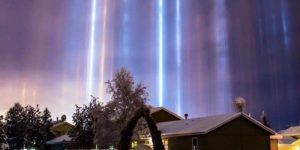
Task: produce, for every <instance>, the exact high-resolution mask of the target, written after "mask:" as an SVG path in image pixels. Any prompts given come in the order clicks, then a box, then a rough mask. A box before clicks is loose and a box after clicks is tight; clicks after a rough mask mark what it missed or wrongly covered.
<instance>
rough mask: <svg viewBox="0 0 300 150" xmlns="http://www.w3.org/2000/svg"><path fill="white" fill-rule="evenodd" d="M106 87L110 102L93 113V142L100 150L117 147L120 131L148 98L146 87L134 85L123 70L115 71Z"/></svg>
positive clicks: (130, 76)
mask: <svg viewBox="0 0 300 150" xmlns="http://www.w3.org/2000/svg"><path fill="white" fill-rule="evenodd" d="M106 85H107V92H108V93H109V94H110V95H111V101H109V102H108V103H107V104H106V105H105V107H104V108H103V109H101V110H99V111H98V112H95V118H96V121H95V122H94V127H95V131H96V133H95V138H94V142H95V143H96V144H97V145H98V146H99V147H100V148H107V147H109V146H114V147H117V146H118V142H119V140H120V138H119V137H120V136H121V135H120V134H121V130H122V129H124V128H125V127H126V125H127V123H128V120H129V119H130V118H132V116H133V115H134V114H135V112H136V110H138V109H139V108H140V107H141V106H144V105H145V103H146V101H147V98H148V93H147V92H146V87H145V86H143V85H142V84H136V83H135V82H134V80H133V76H132V75H131V73H130V72H129V71H127V70H126V69H124V68H121V69H120V70H119V71H117V72H116V73H115V74H114V76H113V79H112V80H109V81H107V82H106ZM140 125H142V124H139V123H138V126H139V127H141V126H140ZM136 129H139V128H136ZM136 134H139V133H137V132H135V133H134V135H136ZM137 137H139V136H137Z"/></svg>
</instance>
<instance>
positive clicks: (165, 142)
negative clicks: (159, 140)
mask: <svg viewBox="0 0 300 150" xmlns="http://www.w3.org/2000/svg"><path fill="white" fill-rule="evenodd" d="M163 144H164V147H165V150H169V141H168V139H163Z"/></svg>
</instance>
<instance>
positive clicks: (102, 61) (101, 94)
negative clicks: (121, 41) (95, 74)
mask: <svg viewBox="0 0 300 150" xmlns="http://www.w3.org/2000/svg"><path fill="white" fill-rule="evenodd" d="M106 25H107V0H104V1H103V15H102V30H101V31H102V36H101V49H100V73H99V74H100V81H99V82H100V83H99V86H100V87H99V98H100V100H104V74H105V51H106ZM103 102H104V101H103Z"/></svg>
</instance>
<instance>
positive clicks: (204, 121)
mask: <svg viewBox="0 0 300 150" xmlns="http://www.w3.org/2000/svg"><path fill="white" fill-rule="evenodd" d="M238 117H243V118H245V119H247V120H249V121H250V122H252V123H253V124H255V125H257V126H258V127H260V128H262V129H263V130H265V131H266V132H268V133H270V134H275V132H274V131H273V130H272V129H270V128H268V127H266V126H264V125H263V124H261V123H260V122H258V121H256V120H255V119H253V118H251V117H249V116H247V115H246V114H244V113H235V114H226V115H217V116H208V117H201V118H194V119H187V120H178V121H169V122H162V123H158V124H157V127H158V129H159V130H160V131H161V132H162V135H163V136H185V135H194V134H206V133H209V132H211V131H213V130H215V129H217V128H219V127H221V126H223V125H225V124H226V123H228V122H230V121H232V120H234V119H236V118H238Z"/></svg>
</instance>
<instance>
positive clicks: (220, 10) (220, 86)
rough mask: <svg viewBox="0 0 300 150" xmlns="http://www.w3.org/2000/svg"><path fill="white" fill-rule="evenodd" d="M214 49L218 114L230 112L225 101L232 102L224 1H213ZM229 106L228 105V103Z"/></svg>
mask: <svg viewBox="0 0 300 150" xmlns="http://www.w3.org/2000/svg"><path fill="white" fill-rule="evenodd" d="M214 10H215V16H214V20H215V30H214V36H215V43H216V44H215V45H216V47H215V49H216V58H217V60H216V65H217V66H216V69H217V70H216V71H217V100H218V102H217V104H218V107H217V109H216V110H218V111H220V112H224V111H230V106H229V107H226V106H227V103H228V102H226V101H224V100H232V96H231V91H230V87H231V86H230V82H229V81H230V74H229V67H228V62H229V60H228V46H227V42H228V33H227V15H226V3H225V0H215V8H214ZM228 104H230V103H228Z"/></svg>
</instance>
